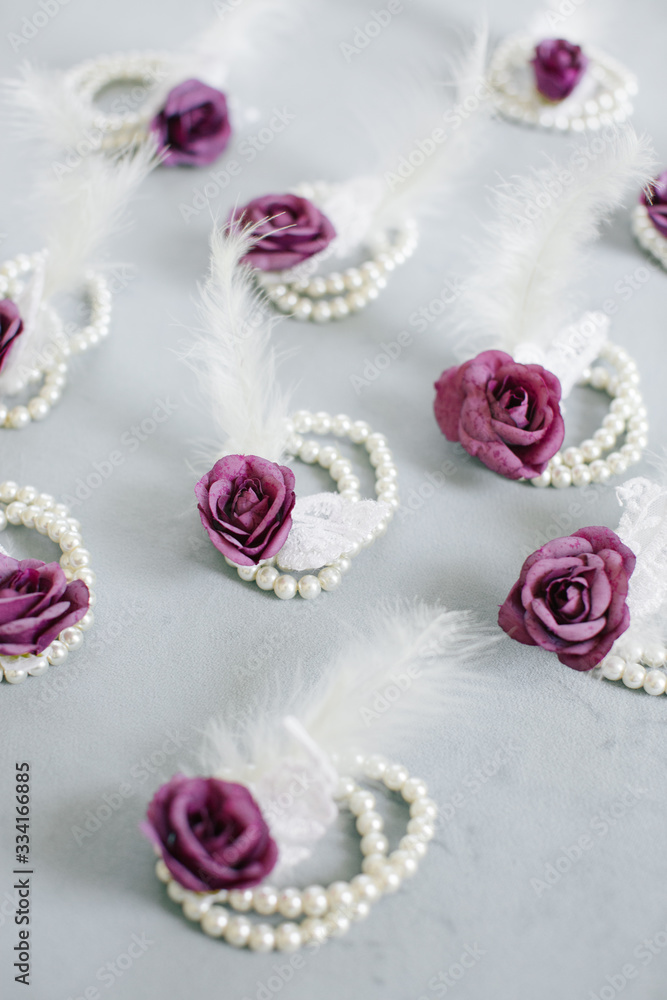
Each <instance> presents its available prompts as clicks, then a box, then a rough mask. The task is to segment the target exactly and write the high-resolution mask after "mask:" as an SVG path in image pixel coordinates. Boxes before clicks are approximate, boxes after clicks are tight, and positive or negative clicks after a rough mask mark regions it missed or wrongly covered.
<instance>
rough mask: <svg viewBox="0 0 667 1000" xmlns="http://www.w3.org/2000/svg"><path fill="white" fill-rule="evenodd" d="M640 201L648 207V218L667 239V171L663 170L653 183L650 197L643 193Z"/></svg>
mask: <svg viewBox="0 0 667 1000" xmlns="http://www.w3.org/2000/svg"><path fill="white" fill-rule="evenodd" d="M640 201H641V202H642V204H644V205H646V211H647V214H648V217H649V219H650V220H651V222H652V223H653V225H654V226H655V228H656V229H657V230H658V232H659V233H661V234H662V235H663V236H665V237H667V170H663V172H662V173H661V174H660V176H659V177H657V178H656V179H655V180H654V181H653V183H652V184H651V188H650V194H649V196H648V197H647V196H646V192H645V191H642V193H641V198H640Z"/></svg>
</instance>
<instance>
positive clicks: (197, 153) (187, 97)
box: [150, 80, 232, 167]
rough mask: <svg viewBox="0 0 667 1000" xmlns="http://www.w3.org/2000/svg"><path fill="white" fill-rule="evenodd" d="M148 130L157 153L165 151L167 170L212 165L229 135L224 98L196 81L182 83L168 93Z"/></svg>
mask: <svg viewBox="0 0 667 1000" xmlns="http://www.w3.org/2000/svg"><path fill="white" fill-rule="evenodd" d="M150 127H151V130H152V131H153V132H154V133H155V135H156V136H157V140H158V143H159V146H160V149H166V156H165V158H164V160H163V163H165V164H166V165H167V166H168V167H175V166H178V165H179V164H182V163H187V164H191V165H192V166H194V167H201V166H204V165H205V164H207V163H213V161H214V160H217V158H218V157H219V156H220V154H221V153H222V152H223V150H224V149H225V147H226V146H227V143H228V142H229V138H230V136H231V134H232V128H231V125H230V123H229V115H228V113H227V98H226V97H225V95H224V94H223V93H222V92H221V91H219V90H215V89H214V88H213V87H209V86H208V85H207V84H205V83H202V82H201V81H200V80H185V81H184V82H183V83H179V84H178V86H177V87H174V89H173V90H170V91H169V93H168V95H167V100H166V101H165V105H164V107H163V109H162V111H160V112H159V114H157V115H156V116H155V118H154V119H153V121H152V122H151V125H150Z"/></svg>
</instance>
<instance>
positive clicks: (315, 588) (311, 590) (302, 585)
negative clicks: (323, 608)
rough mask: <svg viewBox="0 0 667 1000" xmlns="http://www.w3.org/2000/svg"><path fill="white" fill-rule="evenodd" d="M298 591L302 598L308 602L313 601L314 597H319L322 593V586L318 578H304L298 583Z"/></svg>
mask: <svg viewBox="0 0 667 1000" xmlns="http://www.w3.org/2000/svg"><path fill="white" fill-rule="evenodd" d="M274 589H275V588H274ZM298 589H299V593H300V595H301V597H303V598H304V599H305V600H306V601H312V599H313V598H314V597H319V595H320V594H321V593H322V585H321V583H320V581H319V579H318V577H316V576H310V575H308V576H302V577H301V579H300V580H299V583H298Z"/></svg>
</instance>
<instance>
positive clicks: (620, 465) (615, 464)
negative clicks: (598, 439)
mask: <svg viewBox="0 0 667 1000" xmlns="http://www.w3.org/2000/svg"><path fill="white" fill-rule="evenodd" d="M607 465H608V466H609V470H610V472H612V473H613V474H614V475H622V473H624V472H625V471H626V469H627V467H628V463H627V461H626V460H625V456H624V455H621V453H620V452H618V451H612V452H611V454H610V455H607Z"/></svg>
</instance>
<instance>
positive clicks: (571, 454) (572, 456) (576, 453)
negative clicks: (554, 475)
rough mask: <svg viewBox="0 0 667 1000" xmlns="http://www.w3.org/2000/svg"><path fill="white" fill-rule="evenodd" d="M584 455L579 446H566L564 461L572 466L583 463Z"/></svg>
mask: <svg viewBox="0 0 667 1000" xmlns="http://www.w3.org/2000/svg"><path fill="white" fill-rule="evenodd" d="M583 460H584V456H583V454H582V452H581V450H580V449H579V448H566V449H565V451H564V452H563V462H564V463H565V465H569V466H570V468H572V466H574V465H581V463H582V462H583Z"/></svg>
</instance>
